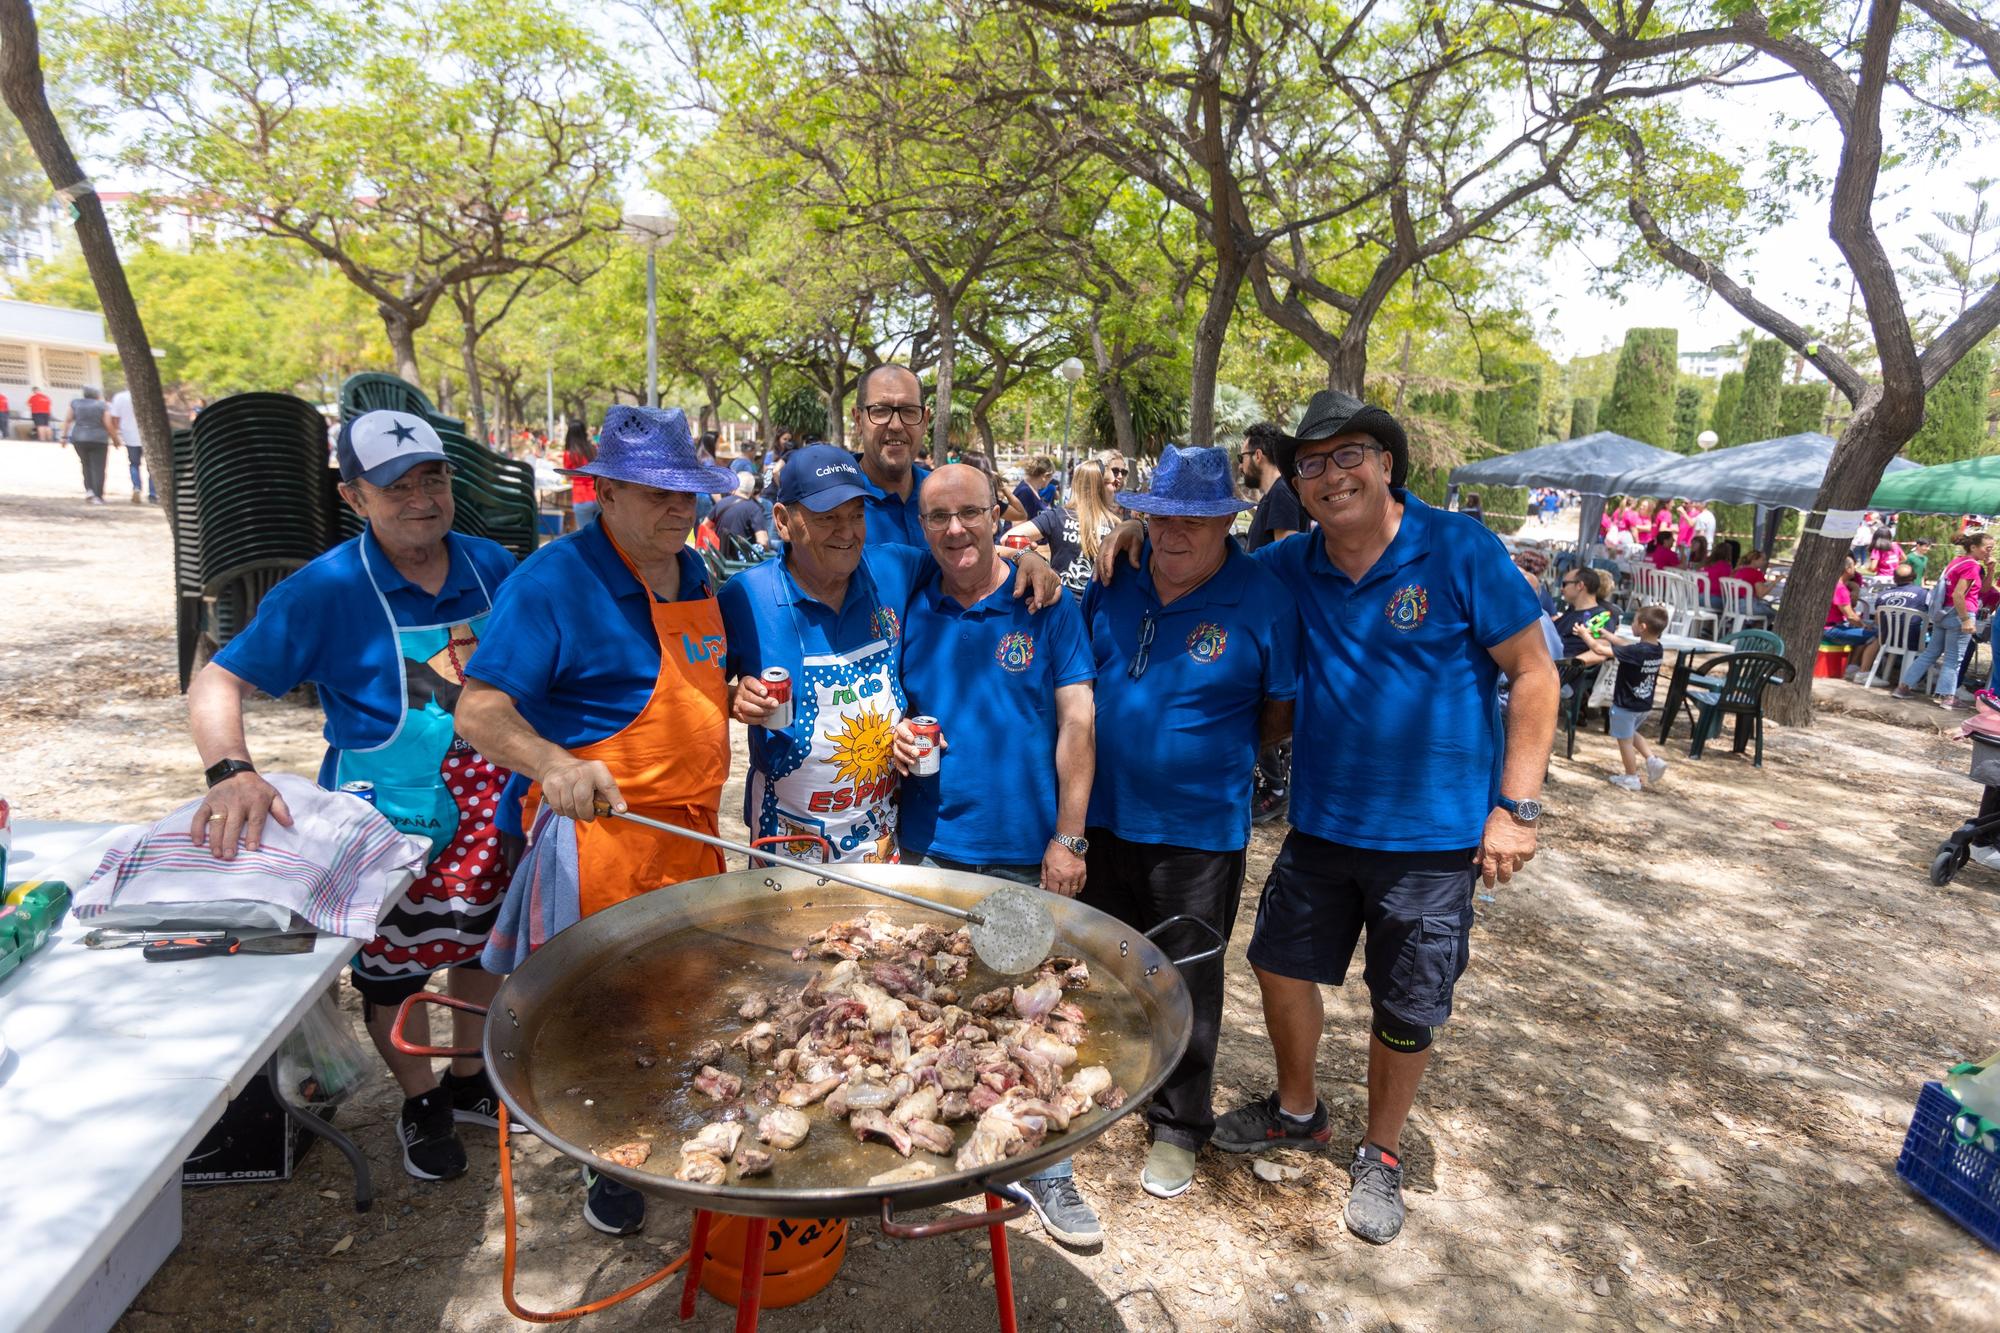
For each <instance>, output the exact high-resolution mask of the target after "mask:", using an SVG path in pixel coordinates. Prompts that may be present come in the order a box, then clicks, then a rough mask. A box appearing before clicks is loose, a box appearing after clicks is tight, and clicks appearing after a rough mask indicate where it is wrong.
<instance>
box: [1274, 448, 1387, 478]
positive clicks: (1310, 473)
mask: <svg viewBox="0 0 2000 1333" xmlns="http://www.w3.org/2000/svg"><path fill="white" fill-rule="evenodd" d="M1381 447H1382V446H1381V445H1379V444H1343V445H1341V446H1340V447H1339V448H1338V449H1329V450H1327V452H1325V453H1323V454H1313V455H1311V456H1309V457H1306V458H1301V459H1299V460H1298V462H1296V463H1294V464H1292V467H1293V470H1294V471H1296V472H1297V473H1298V474H1299V476H1301V477H1303V478H1305V479H1307V480H1311V479H1312V478H1314V477H1317V476H1318V475H1319V474H1320V473H1322V472H1324V471H1326V465H1327V464H1328V463H1332V464H1334V465H1335V466H1336V467H1339V468H1341V469H1342V470H1343V471H1346V470H1352V469H1354V468H1357V467H1360V466H1361V460H1362V459H1364V458H1366V457H1368V455H1369V454H1370V453H1372V452H1374V451H1376V450H1379V449H1380V448H1381Z"/></svg>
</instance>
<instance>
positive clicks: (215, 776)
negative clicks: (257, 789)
mask: <svg viewBox="0 0 2000 1333" xmlns="http://www.w3.org/2000/svg"><path fill="white" fill-rule="evenodd" d="M256 771H257V765H255V764H253V763H251V762H250V761H249V760H248V759H224V760H222V761H221V762H220V763H218V764H216V765H214V766H213V767H212V768H210V769H209V770H208V774H207V776H208V785H209V786H211V787H213V786H214V785H215V784H216V783H218V782H221V781H223V780H224V779H225V778H233V777H235V776H236V775H237V774H238V773H255V772H256Z"/></svg>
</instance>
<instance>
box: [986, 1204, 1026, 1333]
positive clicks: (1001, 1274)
mask: <svg viewBox="0 0 2000 1333" xmlns="http://www.w3.org/2000/svg"><path fill="white" fill-rule="evenodd" d="M1006 1206H1007V1205H1006V1204H1005V1203H1004V1202H1003V1201H1001V1200H1000V1199H999V1198H998V1197H997V1196H995V1195H992V1194H989V1195H987V1196H986V1211H987V1212H989V1213H990V1212H994V1211H997V1210H998V1209H1001V1208H1004V1207H1006ZM986 1234H987V1236H988V1237H989V1238H990V1239H991V1240H992V1243H993V1295H994V1299H995V1300H997V1301H998V1302H999V1303H1000V1333H1020V1326H1019V1325H1018V1324H1016V1323H1015V1322H1014V1264H1013V1261H1012V1260H1010V1259H1009V1258H1008V1257H1007V1227H1006V1224H1005V1223H1001V1224H998V1225H995V1226H990V1227H988V1228H986Z"/></svg>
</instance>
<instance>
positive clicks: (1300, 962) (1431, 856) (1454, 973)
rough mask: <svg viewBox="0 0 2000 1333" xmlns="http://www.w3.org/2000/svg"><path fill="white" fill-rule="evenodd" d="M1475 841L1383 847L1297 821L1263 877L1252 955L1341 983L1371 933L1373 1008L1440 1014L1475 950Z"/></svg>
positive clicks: (1431, 1020) (1272, 967)
mask: <svg viewBox="0 0 2000 1333" xmlns="http://www.w3.org/2000/svg"><path fill="white" fill-rule="evenodd" d="M1472 850H1473V849H1472V848H1470V847H1467V848H1463V849H1461V850H1455V851H1445V852H1387V851H1378V850H1375V849H1372V848H1367V847H1348V846H1345V845H1343V844H1341V843H1337V842H1328V841H1327V840H1326V839H1324V838H1315V837H1313V836H1312V835H1311V834H1310V833H1301V832H1299V831H1298V830H1297V829H1294V830H1292V832H1291V833H1289V834H1287V835H1286V837H1285V845H1284V846H1283V847H1282V848H1280V849H1279V851H1278V858H1277V860H1276V861H1274V862H1272V864H1271V873H1270V875H1269V876H1268V877H1266V879H1265V880H1264V895H1263V898H1262V900H1261V901H1260V902H1259V903H1258V904H1257V926H1256V929H1255V931H1254V932H1253V933H1252V935H1251V937H1250V950H1249V957H1250V962H1251V964H1252V965H1253V966H1255V967H1258V968H1261V969H1262V970H1263V971H1266V972H1272V973H1275V974H1277V975H1278V976H1281V977H1296V978H1298V979H1300V980H1302V981H1315V982H1318V983H1320V984H1321V985H1326V986H1338V985H1340V984H1341V983H1343V982H1344V981H1346V979H1347V966H1348V963H1349V962H1350V961H1352V959H1353V957H1354V946H1355V945H1356V944H1357V943H1360V942H1361V941H1362V939H1363V937H1364V935H1365V937H1366V945H1365V949H1364V957H1365V962H1364V964H1363V967H1362V974H1361V975H1362V980H1363V981H1364V982H1366V983H1367V986H1368V995H1369V998H1370V1000H1371V1001H1372V1002H1373V1004H1374V1007H1375V1009H1376V1010H1377V1011H1378V1012H1380V1013H1383V1014H1386V1015H1388V1016H1389V1017H1390V1018H1393V1019H1397V1020H1399V1021H1401V1022H1404V1023H1408V1024H1411V1025H1413V1026H1417V1027H1431V1026H1435V1025H1437V1024H1439V1023H1442V1022H1444V1021H1445V1020H1446V1019H1448V1018H1450V1017H1451V998H1452V990H1453V988H1454V987H1455V986H1456V985H1457V984H1458V979H1459V977H1461V976H1463V975H1464V973H1465V966H1466V964H1467V963H1468V962H1469V961H1470V960H1471V954H1472V885H1473V880H1474V874H1473V864H1472Z"/></svg>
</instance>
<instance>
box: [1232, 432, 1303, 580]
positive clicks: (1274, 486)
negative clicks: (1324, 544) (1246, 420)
mask: <svg viewBox="0 0 2000 1333" xmlns="http://www.w3.org/2000/svg"><path fill="white" fill-rule="evenodd" d="M1277 432H1278V428H1277V427H1276V426H1274V425H1272V424H1271V423H1270V422H1268V421H1260V422H1258V423H1257V424H1256V425H1254V426H1252V427H1251V428H1250V429H1249V430H1248V431H1246V432H1244V435H1243V461H1242V468H1243V484H1244V485H1245V486H1247V487H1250V488H1252V489H1254V490H1256V491H1258V492H1260V493H1261V495H1262V496H1263V498H1262V499H1260V500H1258V501H1257V512H1256V513H1255V514H1252V515H1251V516H1250V535H1249V537H1248V538H1247V539H1246V540H1245V542H1244V545H1245V546H1246V547H1248V548H1249V549H1250V550H1252V551H1255V550H1260V549H1261V548H1263V547H1266V546H1269V545H1270V544H1271V543H1272V542H1275V541H1283V540H1284V539H1285V538H1287V537H1289V536H1291V535H1292V534H1293V533H1295V532H1302V531H1304V529H1305V526H1306V520H1305V515H1304V513H1303V512H1302V511H1301V510H1300V509H1299V500H1298V497H1297V496H1295V495H1293V494H1292V488H1291V486H1290V484H1289V483H1287V482H1286V481H1285V477H1284V474H1283V473H1281V472H1279V471H1278V465H1277V464H1276V463H1273V462H1272V461H1271V444H1270V439H1271V436H1272V435H1273V434H1276V433H1277Z"/></svg>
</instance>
